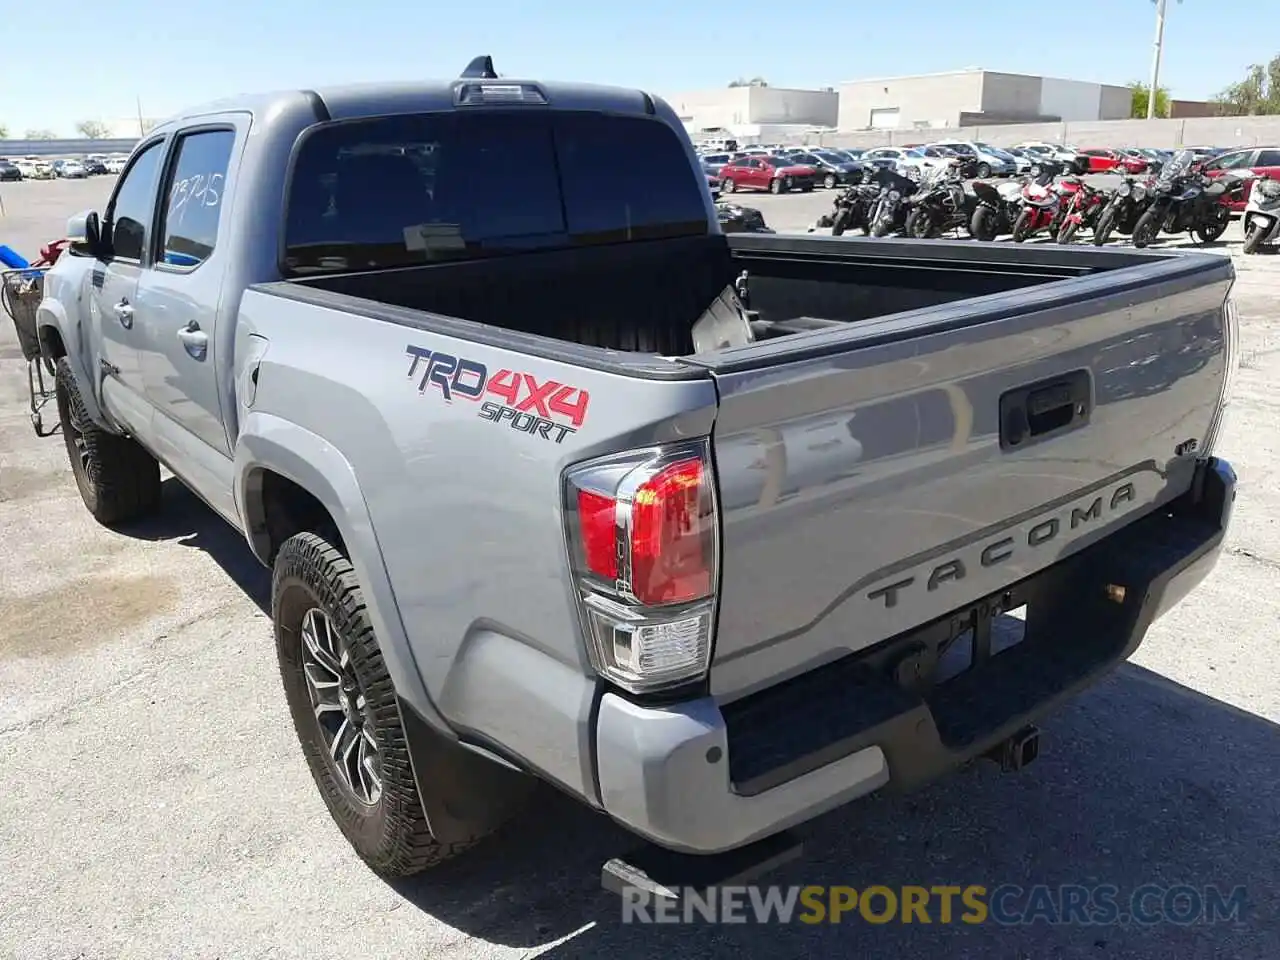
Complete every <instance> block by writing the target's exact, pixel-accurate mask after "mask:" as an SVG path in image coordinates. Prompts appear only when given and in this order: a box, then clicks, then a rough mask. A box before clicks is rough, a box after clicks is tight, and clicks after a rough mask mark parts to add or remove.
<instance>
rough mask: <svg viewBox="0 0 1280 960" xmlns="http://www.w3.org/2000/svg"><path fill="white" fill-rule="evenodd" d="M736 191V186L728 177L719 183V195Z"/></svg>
mask: <svg viewBox="0 0 1280 960" xmlns="http://www.w3.org/2000/svg"><path fill="white" fill-rule="evenodd" d="M737 189H738V185H737V184H736V183H734V182H733V181H732V180H730V179H729V178H728V177H725V178H724V179H723V180H721V181H720V192H721V193H733V191H735V190H737Z"/></svg>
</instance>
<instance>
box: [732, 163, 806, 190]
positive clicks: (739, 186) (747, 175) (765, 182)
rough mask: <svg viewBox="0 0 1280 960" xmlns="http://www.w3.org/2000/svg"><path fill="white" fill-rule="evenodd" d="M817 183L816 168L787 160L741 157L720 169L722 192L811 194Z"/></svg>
mask: <svg viewBox="0 0 1280 960" xmlns="http://www.w3.org/2000/svg"><path fill="white" fill-rule="evenodd" d="M817 180H818V171H817V170H815V169H814V168H813V167H809V166H805V165H803V164H798V163H793V162H792V161H791V160H788V159H787V158H786V157H775V156H768V155H766V156H758V157H738V159H736V160H731V161H730V162H729V163H726V164H725V165H724V166H723V167H721V168H720V190H721V192H722V193H733V192H734V191H735V190H768V191H769V192H770V193H788V192H790V191H791V190H803V191H804V192H805V193H809V192H810V191H811V190H813V186H814V184H815V183H816V182H817Z"/></svg>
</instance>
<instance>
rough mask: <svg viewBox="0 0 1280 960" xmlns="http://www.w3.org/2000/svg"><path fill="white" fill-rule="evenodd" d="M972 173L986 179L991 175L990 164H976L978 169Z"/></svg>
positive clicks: (978, 177) (980, 178)
mask: <svg viewBox="0 0 1280 960" xmlns="http://www.w3.org/2000/svg"><path fill="white" fill-rule="evenodd" d="M974 175H975V176H976V177H977V179H979V180H986V179H987V178H988V177H990V176H991V164H989V163H980V164H978V169H977V170H975V171H974Z"/></svg>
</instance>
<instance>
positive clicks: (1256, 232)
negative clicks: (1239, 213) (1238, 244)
mask: <svg viewBox="0 0 1280 960" xmlns="http://www.w3.org/2000/svg"><path fill="white" fill-rule="evenodd" d="M1266 232H1267V231H1266V229H1264V228H1263V227H1258V226H1255V225H1254V224H1252V223H1251V224H1249V226H1247V227H1245V231H1244V252H1245V253H1247V254H1249V253H1257V252H1258V250H1259V248H1260V247H1261V246H1262V238H1263V236H1264V235H1265V234H1266Z"/></svg>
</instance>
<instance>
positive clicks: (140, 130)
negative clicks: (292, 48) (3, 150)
mask: <svg viewBox="0 0 1280 960" xmlns="http://www.w3.org/2000/svg"><path fill="white" fill-rule="evenodd" d="M1160 2H1161V3H1162V4H1163V3H1164V0H1160ZM1156 49H1157V53H1156V59H1157V61H1159V58H1160V54H1159V52H1158V51H1159V47H1157V48H1156ZM135 99H136V101H137V104H138V139H142V138H143V137H145V136H146V135H147V131H146V130H145V129H144V128H143V125H142V97H140V96H139V97H136V98H135Z"/></svg>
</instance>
